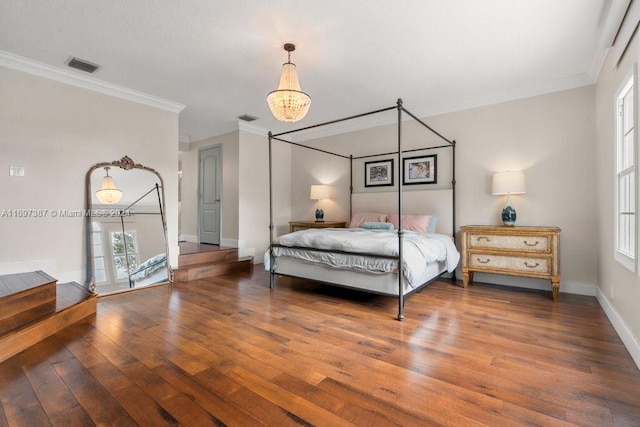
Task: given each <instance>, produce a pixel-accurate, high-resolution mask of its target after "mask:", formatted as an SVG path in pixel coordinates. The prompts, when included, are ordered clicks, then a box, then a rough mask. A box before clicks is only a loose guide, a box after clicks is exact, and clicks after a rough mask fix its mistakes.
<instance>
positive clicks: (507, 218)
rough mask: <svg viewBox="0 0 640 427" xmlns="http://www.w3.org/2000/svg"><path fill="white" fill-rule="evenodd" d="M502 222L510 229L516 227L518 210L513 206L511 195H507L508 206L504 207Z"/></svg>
mask: <svg viewBox="0 0 640 427" xmlns="http://www.w3.org/2000/svg"><path fill="white" fill-rule="evenodd" d="M502 222H503V224H504V225H506V226H509V227H513V226H514V225H516V210H515V208H514V207H513V205H512V204H511V196H510V195H507V204H506V205H504V209H502Z"/></svg>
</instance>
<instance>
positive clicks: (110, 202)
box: [85, 156, 173, 295]
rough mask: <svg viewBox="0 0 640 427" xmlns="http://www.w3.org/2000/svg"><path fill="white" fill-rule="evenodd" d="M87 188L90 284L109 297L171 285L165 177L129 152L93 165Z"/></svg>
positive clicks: (87, 255)
mask: <svg viewBox="0 0 640 427" xmlns="http://www.w3.org/2000/svg"><path fill="white" fill-rule="evenodd" d="M85 186H86V194H85V200H86V209H87V212H88V215H87V216H86V223H85V231H86V265H87V276H86V285H87V287H88V288H89V290H91V291H92V292H95V293H97V294H99V295H105V294H110V293H115V292H123V291H129V290H134V289H140V288H142V287H147V286H153V285H160V284H166V283H170V282H171V280H172V277H173V274H172V271H171V267H170V265H169V261H168V260H169V250H168V245H167V222H166V217H165V211H164V206H165V197H164V181H163V179H162V176H161V175H160V174H159V173H158V172H157V171H156V170H154V169H152V168H150V167H147V166H143V165H141V164H139V163H135V162H134V161H133V160H132V159H131V158H129V157H128V156H124V157H123V158H122V159H120V160H116V161H113V162H103V163H97V164H95V165H93V166H92V167H91V168H90V169H89V171H88V172H87V175H86V179H85Z"/></svg>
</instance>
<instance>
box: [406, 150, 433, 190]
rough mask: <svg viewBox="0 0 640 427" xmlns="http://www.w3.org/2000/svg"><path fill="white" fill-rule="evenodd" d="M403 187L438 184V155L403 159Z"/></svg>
mask: <svg viewBox="0 0 640 427" xmlns="http://www.w3.org/2000/svg"><path fill="white" fill-rule="evenodd" d="M402 162H403V167H402V185H417V184H436V183H437V182H438V155H437V154H430V155H428V156H416V157H405V158H403V159H402Z"/></svg>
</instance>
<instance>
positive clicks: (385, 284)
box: [274, 256, 447, 296]
mask: <svg viewBox="0 0 640 427" xmlns="http://www.w3.org/2000/svg"><path fill="white" fill-rule="evenodd" d="M446 271H447V266H446V262H434V263H431V264H429V265H427V267H426V268H425V269H424V271H423V273H422V275H421V276H420V279H419V283H420V284H424V283H427V282H429V281H430V280H432V279H434V278H436V277H438V276H439V275H440V274H442V273H444V272H446ZM274 273H275V274H282V275H286V276H296V277H303V278H306V279H310V280H316V281H318V282H324V283H330V284H335V285H339V286H343V287H348V288H353V289H361V290H365V291H367V292H373V293H378V294H383V295H394V296H398V274H397V272H391V273H382V274H380V273H370V272H366V271H360V270H349V269H337V268H333V267H330V266H327V265H322V264H313V263H311V262H307V261H303V260H299V259H295V258H291V257H287V256H281V257H278V258H277V263H276V267H275V270H274ZM414 290H415V289H414V288H412V287H411V286H410V285H409V283H408V281H407V280H406V279H405V280H403V295H407V294H409V293H411V292H412V291H414Z"/></svg>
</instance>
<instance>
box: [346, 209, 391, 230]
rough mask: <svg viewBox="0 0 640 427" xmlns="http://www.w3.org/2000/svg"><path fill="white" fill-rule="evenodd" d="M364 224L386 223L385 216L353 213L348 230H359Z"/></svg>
mask: <svg viewBox="0 0 640 427" xmlns="http://www.w3.org/2000/svg"><path fill="white" fill-rule="evenodd" d="M365 222H387V214H382V213H363V212H355V213H354V214H353V216H352V217H351V222H350V223H349V227H350V228H361V227H362V226H363V225H364V223H365Z"/></svg>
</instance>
